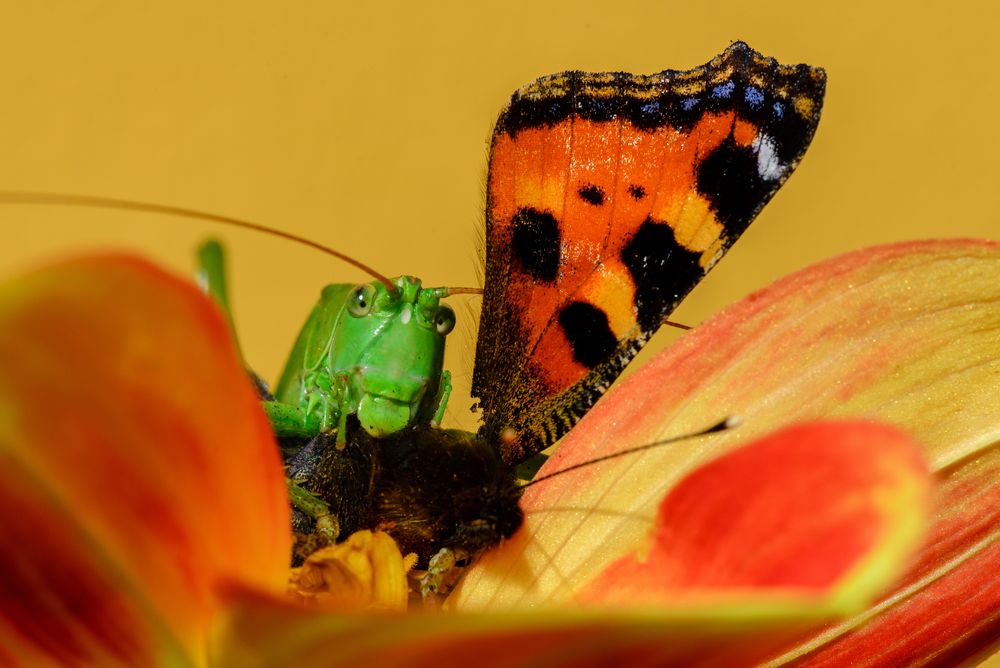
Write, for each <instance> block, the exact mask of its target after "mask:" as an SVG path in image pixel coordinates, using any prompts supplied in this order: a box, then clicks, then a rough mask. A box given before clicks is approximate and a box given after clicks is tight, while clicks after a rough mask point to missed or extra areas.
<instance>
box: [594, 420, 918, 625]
mask: <svg viewBox="0 0 1000 668" xmlns="http://www.w3.org/2000/svg"><path fill="white" fill-rule="evenodd" d="M928 491H929V485H928V479H927V467H926V464H925V463H924V461H923V457H922V455H921V452H920V449H919V446H917V445H916V444H915V443H914V442H913V441H911V440H910V439H909V438H908V437H906V436H905V435H904V434H902V433H901V432H899V431H898V430H896V429H893V428H891V427H887V426H883V425H878V424H873V423H865V422H819V423H808V424H804V425H801V426H796V427H789V428H786V429H783V430H781V431H779V432H777V433H774V434H772V435H770V436H767V437H765V438H764V439H762V440H760V441H757V442H755V443H753V444H751V445H747V446H745V447H742V448H739V449H737V450H735V451H733V452H730V453H728V454H726V455H723V456H722V457H720V458H719V459H716V460H714V461H712V462H710V463H708V464H706V465H705V466H702V467H701V468H699V469H698V470H696V471H694V472H693V473H692V474H690V475H688V476H687V477H686V478H684V479H683V480H682V481H681V482H680V483H679V484H678V485H677V486H676V487H674V488H673V489H672V490H671V491H670V493H669V494H668V495H667V497H666V498H665V499H664V500H663V502H662V503H661V504H660V509H659V515H658V518H657V522H656V528H655V533H654V535H653V536H652V538H651V541H650V544H649V545H646V546H644V547H643V548H642V549H641V551H640V552H639V553H638V554H633V555H629V556H626V557H623V558H621V559H619V560H618V561H616V562H614V563H613V564H611V565H610V566H609V567H608V568H606V569H605V570H604V571H603V572H601V573H600V574H598V576H597V578H596V579H595V580H593V581H591V582H590V583H589V584H587V585H586V587H585V588H584V589H583V591H582V592H581V594H580V596H579V597H578V598H579V599H580V600H583V601H586V602H588V603H594V602H617V603H622V604H628V605H640V604H650V603H661V604H668V605H669V604H675V605H676V604H677V603H685V604H688V605H717V604H719V603H720V602H725V603H726V604H727V605H733V603H738V602H740V600H741V599H744V600H745V601H748V602H750V603H752V604H757V603H759V602H760V601H761V600H762V599H776V598H779V597H781V598H788V597H792V596H799V597H806V598H812V599H815V600H816V602H817V604H820V603H821V602H822V601H823V599H824V598H833V599H837V604H838V605H840V606H844V605H845V604H848V605H850V606H852V607H855V608H859V607H862V606H863V605H865V604H866V603H867V602H868V601H870V600H871V597H872V596H873V595H874V594H875V593H877V592H874V591H872V590H871V587H872V585H873V584H874V585H875V586H879V587H881V586H883V585H884V584H886V583H888V582H891V581H892V579H893V578H894V577H895V576H898V574H899V571H900V564H901V563H902V561H903V559H905V558H906V557H907V556H908V555H909V554H910V553H911V552H912V550H913V549H914V548H915V547H916V542H917V540H918V539H919V537H920V536H921V534H922V528H923V525H924V521H925V519H926V512H927V505H928V496H929V494H928Z"/></svg>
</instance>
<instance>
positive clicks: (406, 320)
mask: <svg viewBox="0 0 1000 668" xmlns="http://www.w3.org/2000/svg"><path fill="white" fill-rule="evenodd" d="M412 315H413V310H412V309H411V308H410V305H409V304H403V312H402V313H400V314H399V321H400V322H401V323H403V324H404V325H408V324H410V316H412Z"/></svg>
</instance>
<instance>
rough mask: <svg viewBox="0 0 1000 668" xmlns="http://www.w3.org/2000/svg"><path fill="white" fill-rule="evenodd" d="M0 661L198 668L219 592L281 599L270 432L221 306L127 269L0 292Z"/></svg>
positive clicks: (74, 267)
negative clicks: (240, 589)
mask: <svg viewBox="0 0 1000 668" xmlns="http://www.w3.org/2000/svg"><path fill="white" fill-rule="evenodd" d="M0 424H2V433H3V440H2V442H0V509H2V510H0V545H2V546H3V547H2V548H0V605H2V607H0V610H2V612H0V648H2V649H0V663H7V662H11V663H21V664H24V665H46V664H50V663H54V664H61V665H65V664H88V665H102V666H104V665H128V666H138V665H143V666H147V665H162V664H171V665H201V664H202V663H203V662H204V659H205V657H204V640H205V634H206V627H207V625H208V623H209V620H210V619H211V618H212V617H213V615H214V614H215V612H216V611H217V609H218V607H219V605H220V601H219V597H218V594H217V592H216V587H217V585H218V584H219V582H221V581H230V580H232V581H237V582H241V583H244V584H245V585H247V586H255V587H261V588H264V589H267V590H270V591H277V592H280V591H282V590H283V587H284V584H285V578H286V576H287V570H286V566H287V560H288V554H289V549H290V546H289V535H288V508H287V502H286V500H285V493H284V485H283V482H282V470H281V463H280V460H279V457H278V454H277V449H276V446H275V444H274V442H273V438H272V437H271V435H270V429H269V427H268V425H267V422H266V420H265V418H264V416H263V413H262V412H261V410H260V408H259V405H258V402H257V400H256V397H255V396H254V393H253V391H252V389H251V387H250V384H249V382H248V381H247V378H246V376H245V374H244V372H243V370H242V368H241V367H240V365H239V363H238V361H237V357H236V354H235V352H234V350H233V347H232V344H231V343H230V341H229V334H228V331H227V329H226V325H225V323H224V322H223V320H222V318H221V317H220V316H219V314H218V313H217V312H216V310H215V308H214V307H213V306H212V305H211V304H210V303H209V302H208V300H206V299H205V298H204V297H203V296H202V295H201V294H199V293H198V292H197V290H196V289H195V288H194V287H193V286H190V285H188V284H187V283H185V282H182V281H180V280H178V279H175V278H173V277H172V276H169V275H167V274H165V273H164V272H162V271H161V270H159V269H156V268H154V267H153V266H151V265H149V264H147V263H145V262H144V261H140V260H137V259H132V258H128V257H120V256H106V257H98V258H89V259H80V260H74V261H69V262H65V263H62V264H59V265H55V266H52V267H49V268H46V269H43V270H40V271H36V272H35V273H32V274H30V275H28V276H25V277H23V278H21V279H18V280H17V281H14V282H11V283H8V284H7V285H5V286H4V287H3V288H0Z"/></svg>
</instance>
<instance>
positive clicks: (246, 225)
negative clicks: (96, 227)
mask: <svg viewBox="0 0 1000 668" xmlns="http://www.w3.org/2000/svg"><path fill="white" fill-rule="evenodd" d="M0 203H5V204H50V205H54V206H88V207H93V208H98V209H120V210H124V211H142V212H144V213H157V214H161V215H165V216H179V217H182V218H195V219H198V220H207V221H210V222H213V223H222V224H224V225H230V226H232V227H240V228H243V229H245V230H254V231H256V232H263V233H264V234H270V235H272V236H276V237H280V238H282V239H287V240H289V241H294V242H296V243H299V244H302V245H303V246H308V247H310V248H313V249H315V250H318V251H320V252H321V253H326V254H327V255H332V256H333V257H335V258H337V259H338V260H341V261H343V262H346V263H347V264H349V265H351V266H352V267H356V268H358V269H360V270H361V271H363V272H365V273H366V274H368V275H370V276H371V277H372V278H374V279H375V280H377V281H379V282H380V283H383V284H384V285H385V287H386V288H387V289H388V290H389V291H390V292H395V291H396V286H395V285H393V283H392V281H390V280H389V279H388V278H387V277H385V276H383V275H382V274H381V273H379V272H377V271H375V270H374V269H372V268H371V267H369V266H368V265H366V264H364V263H363V262H360V261H358V260H355V259H354V258H353V257H351V256H349V255H345V254H344V253H341V252H340V251H338V250H335V249H333V248H330V247H329V246H324V245H323V244H321V243H318V242H316V241H313V240H312V239H307V238H305V237H300V236H299V235H297V234H292V233H291V232H285V231H283V230H279V229H276V228H273V227H268V226H267V225H261V224H260V223H252V222H250V221H247V220H240V219H239V218H232V217H230V216H221V215H219V214H215V213H208V212H206V211H198V210H197V209H186V208H184V207H180V206H169V205H166V204H151V203H149V202H136V201H133V200H127V199H118V198H115V197H96V196H92V195H65V194H59V193H44V192H29V191H18V190H0Z"/></svg>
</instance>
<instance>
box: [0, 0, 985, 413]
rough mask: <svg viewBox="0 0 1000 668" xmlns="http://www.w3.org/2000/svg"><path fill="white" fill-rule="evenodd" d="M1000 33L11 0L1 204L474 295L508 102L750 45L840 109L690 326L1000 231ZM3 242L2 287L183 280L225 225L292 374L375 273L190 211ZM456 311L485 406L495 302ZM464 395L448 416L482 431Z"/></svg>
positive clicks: (649, 16)
mask: <svg viewBox="0 0 1000 668" xmlns="http://www.w3.org/2000/svg"><path fill="white" fill-rule="evenodd" d="M997 27H998V21H997V11H996V10H995V9H993V8H992V7H991V6H990V5H989V4H988V3H985V2H983V3H979V4H977V3H970V2H958V1H952V2H948V3H933V4H932V3H926V4H919V5H917V4H914V5H911V4H909V3H897V4H895V5H885V4H880V3H876V2H871V1H865V2H828V3H809V2H787V3H775V2H751V1H744V2H697V1H695V0H689V1H688V2H683V3H677V2H662V1H660V2H649V1H646V2H643V1H634V2H581V1H575V2H552V3H544V2H541V1H540V0H530V1H528V2H521V1H517V2H514V1H511V2H504V3H494V4H491V5H479V4H476V3H468V2H454V3H443V2H440V3H433V2H398V3H385V2H383V3H360V2H359V3H350V4H340V3H335V2H312V3H309V2H282V3H279V2H270V3H259V2H245V1H244V2H213V3H205V2H202V1H200V0H196V1H192V2H161V3H158V5H156V6H153V5H150V4H148V3H132V2H120V3H103V2H79V3H65V2H58V3H57V2H48V3H26V2H25V3H7V7H6V12H5V16H4V17H3V20H2V21H0V63H2V64H0V77H2V79H0V81H2V91H3V97H2V100H0V151H2V159H0V188H6V189H31V190H45V191H51V192H67V193H85V194H94V195H109V196H118V197H124V198H133V199H141V200H147V201H151V202H160V203H169V204H175V205H181V206H188V207H195V208H201V209H205V210H209V211H214V212H218V213H224V214H229V215H233V216H241V217H244V218H248V219H252V220H255V221H259V222H264V223H268V224H271V225H274V226H278V227H281V228H283V229H286V230H289V231H294V232H297V233H299V234H302V235H306V236H309V237H311V238H314V239H316V240H318V241H322V242H326V243H329V244H332V245H335V246H337V247H338V248H339V249H341V250H344V251H346V252H349V253H351V254H354V255H356V256H357V257H359V258H361V259H363V260H364V261H367V262H369V263H372V264H373V265H375V266H376V267H378V268H380V269H381V270H382V271H383V272H386V273H388V274H399V273H410V274H415V275H419V276H421V277H423V278H424V279H425V281H426V282H427V283H430V284H448V285H468V284H477V282H478V280H479V278H478V276H479V274H478V265H479V258H478V254H477V251H476V248H477V245H478V243H477V238H478V236H479V234H480V225H481V208H482V202H483V178H484V175H485V161H486V142H487V138H488V136H489V131H490V127H491V124H492V122H493V119H494V117H495V114H496V113H497V112H498V110H499V109H500V108H501V106H502V105H503V104H504V102H505V100H506V99H507V97H508V96H509V95H510V93H511V91H513V90H514V89H515V88H516V87H518V86H519V85H521V84H524V83H526V82H528V81H530V80H532V79H534V78H535V77H537V76H540V75H543V74H547V73H551V72H556V71H559V70H563V69H570V68H575V69H586V70H627V71H633V72H653V71H658V70H661V69H664V68H688V67H693V66H695V65H699V64H701V63H704V62H706V61H707V60H709V59H710V58H711V57H712V56H714V55H715V54H717V53H719V52H720V51H721V50H722V49H724V48H725V47H726V46H727V45H728V44H729V43H730V42H731V41H733V40H736V39H742V40H745V41H747V42H749V43H750V45H751V46H753V47H754V48H756V49H758V50H760V51H762V52H764V53H765V54H767V55H772V56H775V57H777V58H778V59H779V60H781V61H782V62H785V63H797V62H808V63H810V64H814V65H821V66H823V67H825V68H826V69H827V72H828V76H829V86H828V90H827V100H826V107H825V111H824V115H823V120H822V122H821V123H820V127H819V131H818V133H817V136H816V139H815V141H814V143H813V146H812V149H811V150H810V151H809V153H808V154H807V156H806V159H805V161H804V163H803V164H802V166H801V167H800V168H799V170H798V172H797V173H796V174H795V175H794V176H793V177H792V179H791V181H790V182H789V183H788V184H787V185H786V186H785V188H784V189H783V190H782V191H781V192H780V193H779V194H778V196H777V197H776V199H775V200H774V201H773V202H772V203H771V204H770V205H769V206H768V207H767V208H766V210H765V211H764V213H763V214H762V215H761V216H760V218H759V219H758V221H757V223H756V224H755V225H754V226H753V227H752V228H751V229H750V231H749V232H748V233H747V234H746V235H745V237H744V239H743V240H742V241H741V242H740V243H739V244H737V246H736V247H735V249H734V250H733V251H732V252H731V253H730V254H729V257H728V258H727V259H726V260H725V261H724V262H723V263H722V264H721V265H720V267H719V268H718V269H716V271H715V272H714V273H713V274H712V275H711V276H710V277H709V278H708V279H707V280H706V281H705V282H704V283H703V284H702V285H701V286H700V287H699V288H698V289H697V290H696V291H695V292H694V293H693V294H692V296H691V298H690V299H689V300H688V302H687V303H686V304H685V305H684V306H682V307H681V309H680V310H679V311H678V313H677V316H676V317H677V319H679V320H682V321H684V322H688V323H692V324H693V323H697V322H698V321H700V320H701V319H703V318H705V317H707V316H708V315H710V314H711V313H713V312H715V311H716V310H718V309H719V308H721V307H722V306H723V305H725V304H726V303H728V302H730V301H732V300H735V299H737V298H739V297H740V296H742V295H745V294H746V293H748V292H750V291H751V290H754V289H756V288H759V287H762V286H764V285H766V284H767V283H768V282H770V281H771V280H773V279H775V278H777V277H779V276H781V275H783V274H786V273H788V272H790V271H793V270H795V269H798V268H800V267H803V266H805V265H807V264H809V263H812V262H814V261H816V260H820V259H822V258H826V257H829V256H831V255H833V254H836V253H839V252H842V251H847V250H851V249H855V248H860V247H863V246H866V245H870V244H875V243H881V242H889V241H897V240H901V239H912V238H921V237H940V236H968V235H975V236H986V237H993V238H998V237H1000V234H998V232H1000V217H998V213H1000V211H998V208H1000V206H998V195H997V187H996V182H997V178H998V175H1000V169H998V167H997V160H998V159H1000V158H998V156H1000V139H998V137H1000V133H998V131H997V116H998V109H1000V93H998V90H1000V74H998V71H997V65H998V60H1000V59H998V56H997V47H996V46H995V45H994V43H995V39H996V37H997V33H998V31H997ZM0 226H2V227H0V229H2V242H0V276H8V275H12V274H13V273H15V271H17V270H18V269H21V268H25V267H28V266H31V265H34V264H37V263H39V262H41V261H43V260H45V259H47V258H51V257H54V256H58V255H64V254H68V253H75V252H79V251H80V250H81V249H83V248H86V247H96V246H107V245H116V246H120V247H125V248H131V249H136V250H140V251H142V252H144V253H146V254H148V255H151V256H153V257H155V258H158V259H159V260H161V261H163V262H166V263H168V264H169V265H170V266H172V267H174V268H175V269H176V270H178V271H182V272H187V271H189V269H190V267H191V265H192V259H191V255H192V251H193V249H194V246H195V244H196V242H197V241H198V240H199V239H201V238H202V237H204V236H205V235H206V234H207V233H209V232H211V233H213V234H217V235H220V236H222V237H223V238H224V239H225V240H226V242H227V243H228V247H229V250H230V258H231V263H232V268H233V292H234V299H235V305H236V311H237V318H238V323H239V327H240V330H241V332H242V338H243V343H244V346H245V348H246V349H247V351H248V357H249V359H250V360H251V361H252V362H253V363H254V364H255V365H256V366H257V367H258V368H259V369H260V370H261V371H262V372H263V374H264V375H265V376H267V377H269V378H272V379H273V378H274V377H275V375H276V374H277V372H278V371H279V369H280V365H281V362H282V360H283V358H284V355H285V354H286V352H287V350H288V348H289V346H290V345H291V342H292V339H293V337H294V334H295V332H296V331H297V329H298V327H299V325H300V324H301V321H302V319H303V318H304V317H305V314H306V312H307V310H308V308H309V307H310V305H311V303H312V302H313V300H314V299H315V296H316V295H317V293H318V290H319V288H320V286H321V285H322V284H324V283H326V282H332V281H345V282H353V281H356V280H359V279H360V278H361V276H360V275H359V274H358V273H357V272H356V271H354V270H350V269H347V268H345V267H344V266H342V265H340V264H338V263H337V262H334V261H330V260H328V259H327V258H326V257H324V256H322V255H320V254H318V253H316V252H314V251H311V250H308V249H304V248H299V247H296V246H294V245H290V244H288V243H286V242H283V241H280V240H276V239H271V238H266V237H261V236H259V235H254V234H252V233H244V232H234V231H230V230H227V229H220V228H218V227H215V228H212V227H211V226H209V225H207V224H203V223H192V222H186V221H183V220H171V219H164V218H159V217H155V216H146V215H138V214H134V213H120V212H95V211H91V210H77V209H69V208H34V209H32V208H29V207H20V206H19V207H10V206H4V207H0ZM454 301H455V303H457V304H458V306H457V308H456V310H457V311H458V313H459V317H460V319H461V320H462V321H463V322H462V323H461V325H462V326H460V328H459V330H458V331H457V333H456V334H455V335H453V337H454V341H453V345H452V347H451V355H450V357H449V361H448V366H449V367H450V368H451V369H452V370H453V371H454V372H455V374H456V380H457V384H458V387H459V389H458V390H457V392H458V394H459V395H462V394H465V395H467V392H468V390H467V389H463V388H467V378H468V376H469V373H470V371H471V346H472V340H473V336H474V327H473V326H472V325H471V322H472V321H473V320H474V316H473V314H472V313H470V312H469V311H470V309H473V310H474V308H475V300H474V299H472V298H466V297H463V298H456V299H455V300H454ZM466 304H468V305H469V307H468V308H467V307H466ZM671 336H674V335H672V334H671V335H661V336H660V337H659V338H658V339H657V341H658V342H660V343H661V344H662V343H663V342H665V341H667V340H669V338H670V337H671ZM464 405H466V403H465V401H464V397H462V396H459V397H458V399H457V400H456V401H455V403H453V409H452V412H451V419H452V420H453V421H458V422H459V423H464V424H466V425H467V424H468V419H467V418H465V417H464V415H465V411H464V410H463V409H462V406H464Z"/></svg>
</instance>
